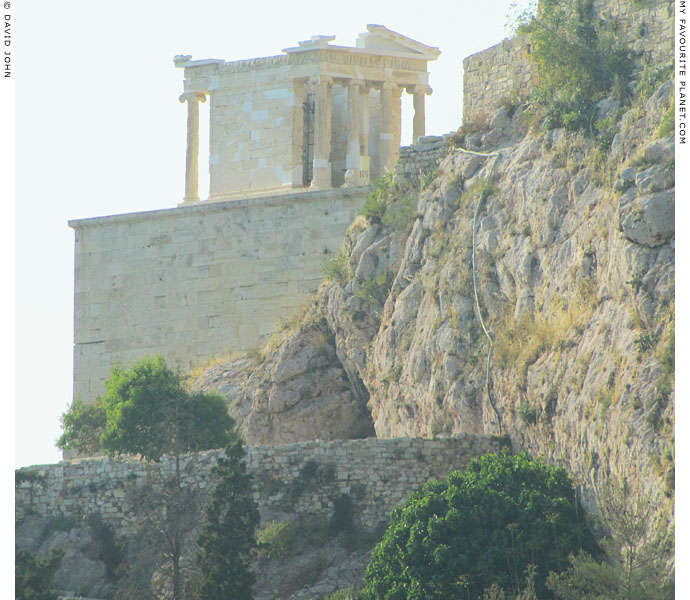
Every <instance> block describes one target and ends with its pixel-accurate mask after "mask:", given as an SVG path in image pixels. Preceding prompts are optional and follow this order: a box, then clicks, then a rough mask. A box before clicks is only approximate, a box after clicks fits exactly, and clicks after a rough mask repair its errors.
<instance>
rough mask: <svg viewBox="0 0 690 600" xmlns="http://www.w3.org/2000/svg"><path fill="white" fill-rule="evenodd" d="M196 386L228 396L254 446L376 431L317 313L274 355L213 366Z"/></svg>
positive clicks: (364, 402) (282, 341)
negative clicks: (307, 324)
mask: <svg viewBox="0 0 690 600" xmlns="http://www.w3.org/2000/svg"><path fill="white" fill-rule="evenodd" d="M194 388H195V389H204V390H205V391H216V392H219V393H220V394H222V395H224V396H225V397H226V398H228V400H229V403H230V413H231V414H232V415H233V416H234V417H235V418H236V419H237V421H238V424H239V427H240V431H241V433H242V434H243V436H244V438H245V440H246V441H247V443H250V444H281V443H286V442H293V441H301V440H312V439H324V440H333V439H349V438H359V437H367V436H369V435H373V425H372V423H371V419H370V417H369V415H368V413H367V411H366V399H364V401H362V400H361V399H360V398H359V397H358V396H357V395H356V394H355V393H353V391H352V389H351V385H350V381H349V379H348V375H347V372H346V371H345V369H344V368H343V366H342V364H341V363H340V361H339V360H338V358H337V356H336V352H335V343H334V340H333V337H332V335H331V334H330V332H329V331H328V329H327V327H326V326H325V322H324V321H323V320H322V319H321V320H319V319H318V318H317V317H316V316H314V320H313V321H312V322H311V325H310V326H306V325H304V326H303V327H302V328H300V329H299V330H297V331H296V332H294V333H293V334H286V335H285V336H283V339H282V340H281V341H279V342H277V346H276V347H275V350H274V351H273V352H271V353H267V354H266V355H261V356H257V357H253V358H252V359H248V358H238V359H235V360H230V361H227V362H223V363H220V364H217V365H214V366H213V367H211V368H209V369H208V370H207V371H206V372H205V373H204V374H203V375H202V376H201V377H200V378H199V379H198V380H197V381H196V383H195V384H194Z"/></svg>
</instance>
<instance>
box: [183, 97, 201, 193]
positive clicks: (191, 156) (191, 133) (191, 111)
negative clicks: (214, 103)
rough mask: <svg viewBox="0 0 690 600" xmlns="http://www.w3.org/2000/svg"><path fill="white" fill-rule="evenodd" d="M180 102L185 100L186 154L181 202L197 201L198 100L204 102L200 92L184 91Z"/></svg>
mask: <svg viewBox="0 0 690 600" xmlns="http://www.w3.org/2000/svg"><path fill="white" fill-rule="evenodd" d="M180 102H187V156H186V165H185V181H184V198H183V199H182V202H184V203H185V204H186V203H190V202H199V102H206V95H205V94H204V93H202V92H186V93H184V94H182V95H181V96H180Z"/></svg>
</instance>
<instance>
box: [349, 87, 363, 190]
mask: <svg viewBox="0 0 690 600" xmlns="http://www.w3.org/2000/svg"><path fill="white" fill-rule="evenodd" d="M363 85H364V82H362V81H358V80H355V79H352V80H350V82H349V85H348V88H347V153H346V154H345V185H347V186H354V185H359V173H360V167H361V160H360V146H359V137H360V119H359V102H360V97H359V96H360V89H361V88H362V86H363Z"/></svg>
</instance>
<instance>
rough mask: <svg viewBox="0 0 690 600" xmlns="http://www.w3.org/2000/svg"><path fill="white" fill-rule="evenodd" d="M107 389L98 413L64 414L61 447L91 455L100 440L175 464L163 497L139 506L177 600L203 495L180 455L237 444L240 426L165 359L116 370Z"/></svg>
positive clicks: (113, 448)
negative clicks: (184, 474)
mask: <svg viewBox="0 0 690 600" xmlns="http://www.w3.org/2000/svg"><path fill="white" fill-rule="evenodd" d="M105 388H106V394H105V396H104V397H103V398H101V399H99V400H98V402H97V403H96V404H95V405H94V407H93V408H92V407H86V406H84V405H83V404H81V403H79V402H75V403H74V404H73V405H72V408H71V409H70V411H69V412H68V413H67V414H65V415H63V427H64V433H63V435H62V436H61V438H60V440H58V445H60V444H61V443H63V444H64V445H62V446H60V447H63V448H65V447H72V448H76V449H82V450H87V449H91V450H92V449H93V447H94V445H95V440H96V439H98V445H99V447H100V448H101V449H102V450H104V451H105V452H106V453H108V454H113V453H115V454H118V453H127V454H138V455H140V456H141V458H142V459H144V460H151V461H159V460H160V459H161V457H162V456H163V455H165V454H167V455H169V456H171V457H172V458H173V459H174V461H175V473H174V476H173V477H172V479H170V480H169V481H164V482H162V486H161V489H162V491H161V493H160V494H157V495H155V496H153V497H151V498H148V499H147V501H146V502H142V503H141V504H140V508H141V510H142V511H145V512H146V513H147V515H149V517H148V518H146V519H144V521H145V522H146V524H147V527H148V530H149V531H151V532H155V533H156V535H157V536H158V537H157V539H159V540H160V547H161V548H162V549H163V553H164V555H165V556H166V557H167V558H168V559H169V561H170V566H171V569H170V570H171V572H172V586H173V598H174V600H179V598H181V594H182V583H183V581H182V573H181V571H180V560H181V557H182V549H183V546H184V543H185V540H186V538H187V537H188V536H189V534H190V533H191V531H193V529H194V526H195V523H194V522H193V520H192V522H191V523H190V518H189V517H190V515H194V514H195V510H196V508H197V507H198V494H196V493H195V492H194V491H193V490H189V489H187V488H185V487H184V486H183V485H182V480H181V472H180V455H181V454H183V453H186V452H197V451H201V450H209V449H212V448H222V447H224V446H225V445H226V444H227V443H228V442H229V441H230V440H232V439H234V436H235V434H234V427H235V422H234V420H233V418H232V417H231V416H230V415H229V414H228V411H227V406H226V404H225V401H224V400H223V399H222V398H221V397H220V396H217V395H214V394H202V393H197V394H192V393H190V392H188V391H187V390H186V389H185V388H184V387H183V386H182V382H181V379H180V375H179V374H178V373H177V372H176V371H174V370H172V369H170V368H169V367H168V366H167V365H166V363H165V360H164V359H163V357H162V356H156V357H154V358H144V359H143V360H141V361H140V362H138V363H136V364H135V365H134V366H132V367H131V368H129V369H122V368H121V367H114V368H113V370H112V374H111V377H110V379H109V380H108V381H107V382H106V384H105ZM152 504H153V505H155V508H154V506H152ZM147 507H148V509H147Z"/></svg>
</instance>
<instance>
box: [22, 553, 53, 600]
mask: <svg viewBox="0 0 690 600" xmlns="http://www.w3.org/2000/svg"><path fill="white" fill-rule="evenodd" d="M63 556H64V552H63V551H62V550H57V549H56V548H53V549H52V550H51V551H50V553H49V554H48V555H47V556H45V557H44V558H42V559H40V560H38V559H37V558H36V555H35V554H33V553H31V552H26V551H23V550H21V551H18V552H16V553H15V562H14V587H15V591H14V597H15V598H16V599H17V600H57V597H58V596H57V594H56V593H54V592H53V589H52V588H53V577H55V572H56V571H57V570H58V568H59V567H60V562H61V561H62V557H63Z"/></svg>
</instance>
